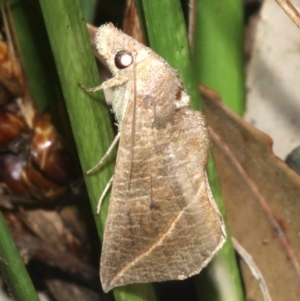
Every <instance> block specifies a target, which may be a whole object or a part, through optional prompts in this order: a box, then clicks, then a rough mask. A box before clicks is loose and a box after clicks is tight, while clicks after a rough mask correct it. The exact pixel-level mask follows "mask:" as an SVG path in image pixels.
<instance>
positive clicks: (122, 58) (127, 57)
mask: <svg viewBox="0 0 300 301" xmlns="http://www.w3.org/2000/svg"><path fill="white" fill-rule="evenodd" d="M132 62H133V58H132V54H131V53H130V52H129V51H126V50H121V51H119V52H117V53H116V55H115V65H116V67H117V68H118V69H124V68H126V67H128V66H130V65H131V64H132Z"/></svg>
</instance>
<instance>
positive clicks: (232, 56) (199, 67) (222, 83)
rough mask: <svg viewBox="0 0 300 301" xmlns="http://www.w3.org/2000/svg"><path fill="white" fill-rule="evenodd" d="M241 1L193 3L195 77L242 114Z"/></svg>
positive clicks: (242, 49) (242, 45)
mask: <svg viewBox="0 0 300 301" xmlns="http://www.w3.org/2000/svg"><path fill="white" fill-rule="evenodd" d="M243 30H244V25H243V1H242V0H201V1H197V6H196V28H195V43H194V63H195V71H196V75H197V79H198V80H199V81H200V82H201V83H203V84H204V85H206V86H208V87H210V88H212V89H214V90H216V91H217V92H218V93H219V94H220V95H221V96H222V99H223V100H224V102H225V103H226V104H227V105H228V106H229V107H230V108H231V109H233V110H234V111H235V112H236V113H238V114H240V115H241V114H243V113H244V93H245V91H244V90H245V78H244V43H243Z"/></svg>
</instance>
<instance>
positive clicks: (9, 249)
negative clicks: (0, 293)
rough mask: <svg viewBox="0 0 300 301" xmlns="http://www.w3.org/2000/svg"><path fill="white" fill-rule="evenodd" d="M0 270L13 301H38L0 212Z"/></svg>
mask: <svg viewBox="0 0 300 301" xmlns="http://www.w3.org/2000/svg"><path fill="white" fill-rule="evenodd" d="M0 237H1V242H0V270H1V275H2V277H3V279H4V281H5V282H6V284H7V287H8V291H9V293H10V295H11V296H13V298H14V299H15V300H20V301H39V298H38V296H37V293H36V291H35V288H34V286H33V284H32V282H31V279H30V277H29V275H28V273H27V270H26V267H25V265H24V263H23V261H22V259H21V257H20V254H19V251H18V249H17V247H16V245H15V243H14V241H13V239H12V237H11V235H10V233H9V230H8V228H7V225H6V223H5V220H4V218H3V215H2V213H1V212H0Z"/></svg>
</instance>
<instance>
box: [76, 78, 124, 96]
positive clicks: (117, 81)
mask: <svg viewBox="0 0 300 301" xmlns="http://www.w3.org/2000/svg"><path fill="white" fill-rule="evenodd" d="M127 81H128V78H127V77H124V76H114V77H112V78H110V79H108V80H107V81H105V82H103V83H102V84H101V85H100V86H97V87H94V88H87V87H85V86H83V85H82V84H78V86H79V87H80V88H81V89H82V90H84V91H86V92H96V91H99V90H102V89H108V88H112V87H115V86H121V85H123V84H124V83H125V82H127Z"/></svg>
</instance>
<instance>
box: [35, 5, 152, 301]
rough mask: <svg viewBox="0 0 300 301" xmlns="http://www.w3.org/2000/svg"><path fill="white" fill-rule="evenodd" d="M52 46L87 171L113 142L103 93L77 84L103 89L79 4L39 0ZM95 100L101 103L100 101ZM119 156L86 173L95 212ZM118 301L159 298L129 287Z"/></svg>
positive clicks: (101, 220)
mask: <svg viewBox="0 0 300 301" xmlns="http://www.w3.org/2000/svg"><path fill="white" fill-rule="evenodd" d="M40 3H41V8H42V12H43V15H44V19H45V23H46V28H47V32H48V35H49V39H50V44H51V47H52V51H53V54H54V58H55V62H56V66H57V70H58V74H59V79H60V82H61V87H62V90H63V94H64V98H65V101H66V104H67V109H68V113H69V116H70V121H71V126H72V130H73V133H74V137H75V142H76V145H77V150H78V153H79V157H80V161H81V166H82V170H83V172H84V173H85V172H86V171H87V170H89V169H90V168H91V167H93V166H94V165H95V164H96V163H97V162H98V161H99V160H100V159H101V158H102V157H103V155H104V154H105V152H106V150H107V149H108V147H109V145H110V143H111V142H112V140H113V132H112V127H111V121H110V117H109V112H108V108H107V106H106V104H105V101H104V98H103V94H102V93H95V94H93V95H91V93H86V92H84V91H83V90H82V89H80V88H79V87H78V85H77V84H78V83H81V84H83V85H84V86H87V87H95V86H98V85H99V76H98V72H97V68H96V64H95V59H94V57H93V52H92V48H91V45H90V41H89V37H88V33H87V29H86V24H85V20H84V18H83V13H82V11H81V7H80V4H79V0H65V1H48V0H40ZM95 99H98V100H100V103H97V102H96V101H95ZM114 161H115V152H114V153H113V154H111V155H110V157H109V159H108V160H107V162H106V163H105V164H104V166H102V168H101V169H100V170H99V171H97V172H95V173H93V174H92V175H89V176H86V175H85V182H86V185H87V189H88V193H89V197H90V200H91V203H92V210H93V211H94V212H95V210H96V206H97V203H98V200H99V197H100V195H101V193H102V191H103V190H104V187H105V186H106V183H107V182H108V181H109V179H110V178H111V176H112V173H113V162H114ZM108 198H109V195H107V196H106V198H105V200H104V202H103V204H102V207H101V213H100V216H95V221H96V225H97V229H98V232H99V236H100V237H101V238H102V237H103V229H104V224H105V219H106V215H107V207H108ZM114 295H115V298H116V300H117V301H121V300H122V301H126V300H128V301H129V300H130V301H143V300H155V296H154V292H153V289H152V286H151V285H150V284H144V285H130V286H126V287H121V288H117V289H114Z"/></svg>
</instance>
